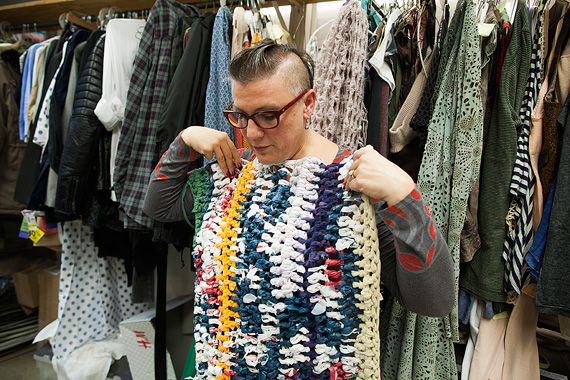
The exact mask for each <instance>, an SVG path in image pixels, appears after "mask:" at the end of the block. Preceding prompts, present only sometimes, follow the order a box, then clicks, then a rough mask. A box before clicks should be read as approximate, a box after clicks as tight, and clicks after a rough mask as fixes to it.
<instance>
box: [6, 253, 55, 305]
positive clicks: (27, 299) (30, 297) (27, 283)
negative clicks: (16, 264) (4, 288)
mask: <svg viewBox="0 0 570 380" xmlns="http://www.w3.org/2000/svg"><path fill="white" fill-rule="evenodd" d="M49 265H53V262H50V261H47V260H43V259H42V260H38V261H36V262H35V263H34V264H33V265H31V266H30V267H28V268H26V269H24V270H21V271H19V272H15V273H13V274H12V278H13V279H14V288H15V290H16V297H17V298H18V304H20V306H22V309H23V310H24V311H25V312H26V314H31V313H32V312H34V311H35V310H36V309H37V308H38V306H39V300H40V294H39V275H40V272H41V271H42V269H44V268H45V267H47V266H49Z"/></svg>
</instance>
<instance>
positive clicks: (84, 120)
mask: <svg viewBox="0 0 570 380" xmlns="http://www.w3.org/2000/svg"><path fill="white" fill-rule="evenodd" d="M104 47H105V36H101V37H98V40H97V42H96V44H95V47H94V48H93V49H92V51H91V52H90V53H89V58H88V59H87V61H86V63H85V65H84V66H83V68H82V70H81V73H80V75H79V78H78V80H77V88H76V92H75V99H74V102H73V111H72V114H71V119H70V121H69V130H68V134H67V138H66V139H65V145H64V147H63V152H62V155H61V162H60V167H59V177H58V184H57V196H56V202H55V213H56V215H57V216H58V217H60V218H63V219H74V218H77V217H78V216H83V217H84V218H85V217H87V216H88V213H89V212H90V206H91V202H92V199H93V196H94V193H95V191H96V190H97V189H104V188H105V186H107V189H108V188H109V187H108V186H109V183H108V182H107V183H105V181H106V178H109V175H108V174H109V169H108V168H109V165H108V161H107V162H104V160H105V155H106V154H105V152H106V151H108V150H109V149H108V147H105V145H106V144H105V141H106V139H105V138H104V133H105V132H106V130H105V128H104V127H103V125H102V124H101V122H100V121H99V119H98V118H97V116H95V113H94V110H95V106H97V103H98V102H99V100H100V99H101V94H102V78H103V54H104ZM99 161H103V162H99Z"/></svg>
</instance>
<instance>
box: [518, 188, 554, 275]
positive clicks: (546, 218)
mask: <svg viewBox="0 0 570 380" xmlns="http://www.w3.org/2000/svg"><path fill="white" fill-rule="evenodd" d="M556 182H557V179H556V178H555V179H554V184H553V185H552V189H551V190H550V193H549V194H548V198H547V199H546V203H545V204H544V211H543V213H542V218H540V224H539V225H538V228H537V229H536V232H535V233H534V238H533V240H532V245H531V246H530V248H529V249H528V253H527V254H526V256H525V261H526V263H527V267H528V271H529V274H530V275H531V276H532V278H533V279H534V280H535V281H538V277H539V275H540V269H541V268H542V260H543V258H544V248H545V247H546V238H547V236H548V225H549V223H550V214H551V213H552V202H553V201H554V190H555V189H556Z"/></svg>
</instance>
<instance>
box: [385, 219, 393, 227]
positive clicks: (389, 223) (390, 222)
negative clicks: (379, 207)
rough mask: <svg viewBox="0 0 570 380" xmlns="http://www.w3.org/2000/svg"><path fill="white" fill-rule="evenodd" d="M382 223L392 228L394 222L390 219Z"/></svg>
mask: <svg viewBox="0 0 570 380" xmlns="http://www.w3.org/2000/svg"><path fill="white" fill-rule="evenodd" d="M384 222H385V223H386V224H387V225H389V226H390V227H394V222H392V221H391V220H390V219H384Z"/></svg>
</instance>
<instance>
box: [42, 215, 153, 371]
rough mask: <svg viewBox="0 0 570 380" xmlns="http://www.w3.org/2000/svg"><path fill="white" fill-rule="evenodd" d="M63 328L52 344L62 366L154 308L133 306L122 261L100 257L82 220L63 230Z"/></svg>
mask: <svg viewBox="0 0 570 380" xmlns="http://www.w3.org/2000/svg"><path fill="white" fill-rule="evenodd" d="M61 228H62V230H61V237H62V251H61V255H62V257H61V268H60V277H61V280H60V283H59V289H60V291H59V307H58V325H57V329H56V332H55V335H54V337H53V338H51V339H50V342H51V345H52V348H53V353H54V361H55V362H58V361H61V360H62V359H63V358H65V357H66V356H67V355H69V354H70V353H71V352H72V351H74V350H75V349H77V348H78V347H79V346H81V345H82V344H84V343H85V342H87V341H91V340H93V341H97V340H103V339H105V338H108V337H111V336H112V335H114V334H118V333H119V323H120V322H121V321H123V320H125V319H127V318H130V317H132V316H134V315H136V314H139V313H142V312H143V311H146V310H148V309H149V305H147V304H136V305H135V304H133V303H132V301H131V293H132V289H131V287H129V286H128V285H127V274H126V273H125V269H124V265H123V263H122V262H121V260H119V259H116V258H110V257H107V258H100V257H98V249H97V248H96V247H95V245H94V243H93V230H92V229H91V228H89V227H86V226H84V225H82V223H81V222H80V221H72V222H65V223H64V224H63V226H62V227H61Z"/></svg>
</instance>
